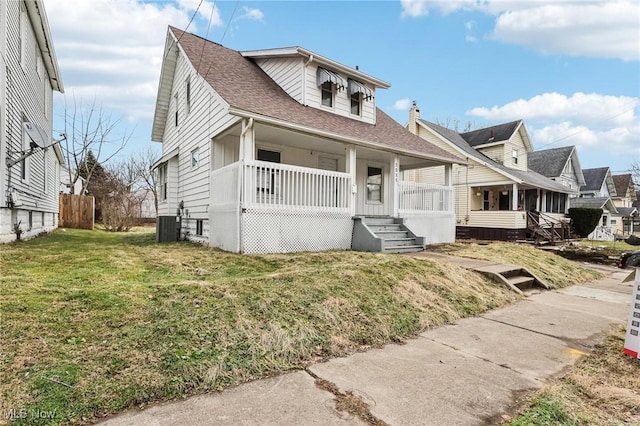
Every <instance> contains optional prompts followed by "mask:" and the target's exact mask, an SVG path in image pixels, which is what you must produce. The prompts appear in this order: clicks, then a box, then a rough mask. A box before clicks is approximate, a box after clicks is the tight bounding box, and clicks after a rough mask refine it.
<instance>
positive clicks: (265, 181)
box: [256, 149, 281, 195]
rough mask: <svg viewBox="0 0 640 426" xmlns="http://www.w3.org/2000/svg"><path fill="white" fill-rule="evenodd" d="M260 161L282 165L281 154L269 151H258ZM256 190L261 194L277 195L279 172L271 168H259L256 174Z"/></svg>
mask: <svg viewBox="0 0 640 426" xmlns="http://www.w3.org/2000/svg"><path fill="white" fill-rule="evenodd" d="M256 158H257V159H258V161H267V162H269V163H280V158H281V155H280V152H278V151H270V150H268V149H258V155H257V156H256ZM256 188H257V190H258V192H259V193H263V194H271V195H276V194H277V193H278V170H275V169H272V168H271V167H268V166H266V167H262V166H258V168H257V173H256Z"/></svg>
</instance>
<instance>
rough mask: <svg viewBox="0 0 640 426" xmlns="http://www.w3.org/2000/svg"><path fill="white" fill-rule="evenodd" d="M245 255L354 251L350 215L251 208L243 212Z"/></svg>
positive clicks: (243, 246) (243, 247) (243, 249)
mask: <svg viewBox="0 0 640 426" xmlns="http://www.w3.org/2000/svg"><path fill="white" fill-rule="evenodd" d="M241 220H242V228H241V229H242V239H241V241H242V252H243V253H291V252H299V251H323V250H332V249H345V250H346V249H349V248H351V235H352V233H353V220H352V219H351V216H350V215H349V213H348V212H337V211H336V212H331V211H313V210H311V211H309V210H298V209H269V208H264V209H262V208H250V209H246V210H245V211H243V212H242V219H241Z"/></svg>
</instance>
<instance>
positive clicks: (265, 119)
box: [229, 107, 466, 164]
mask: <svg viewBox="0 0 640 426" xmlns="http://www.w3.org/2000/svg"><path fill="white" fill-rule="evenodd" d="M229 114H231V115H235V116H238V117H244V118H254V119H255V120H256V121H257V122H260V123H266V124H269V125H272V126H275V127H281V128H284V129H290V130H295V131H297V132H300V133H306V134H309V135H313V136H322V137H325V138H328V139H333V140H336V141H339V142H344V143H348V144H354V145H360V146H364V147H367V148H374V149H377V150H380V151H385V152H390V153H393V154H404V155H411V156H414V157H418V158H426V159H428V160H437V161H442V162H444V163H455V164H466V161H464V160H456V159H452V158H446V157H440V156H438V155H427V154H424V153H420V152H416V151H409V150H406V151H405V150H402V151H400V150H395V149H393V148H391V147H388V146H386V145H382V144H378V143H375V142H370V141H365V140H362V139H356V138H352V137H349V136H344V135H339V134H337V133H331V132H326V131H324V130H319V129H314V128H312V127H307V126H303V125H301V124H295V123H290V122H287V121H283V120H279V119H277V118H273V117H268V116H266V115H260V114H255V113H252V112H249V111H245V110H242V109H238V108H234V107H229Z"/></svg>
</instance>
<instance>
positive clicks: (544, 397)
mask: <svg viewBox="0 0 640 426" xmlns="http://www.w3.org/2000/svg"><path fill="white" fill-rule="evenodd" d="M533 425H535V426H556V425H557V426H561V425H562V426H575V425H577V423H576V420H575V419H574V417H573V416H572V415H571V414H570V413H568V412H567V409H566V408H565V407H564V406H563V405H562V403H561V402H560V401H559V400H558V398H556V397H555V396H553V395H550V394H541V395H539V396H537V397H536V398H535V399H534V400H533V401H532V405H531V407H530V408H528V409H527V410H525V411H524V412H523V413H522V414H521V415H520V416H519V417H518V418H517V419H515V420H513V421H512V422H510V423H509V426H533Z"/></svg>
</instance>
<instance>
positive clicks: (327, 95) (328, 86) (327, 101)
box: [320, 81, 333, 108]
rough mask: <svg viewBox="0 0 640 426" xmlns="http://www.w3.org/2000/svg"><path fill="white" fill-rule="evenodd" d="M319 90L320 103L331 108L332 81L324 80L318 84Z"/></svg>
mask: <svg viewBox="0 0 640 426" xmlns="http://www.w3.org/2000/svg"><path fill="white" fill-rule="evenodd" d="M320 90H321V91H322V105H323V106H326V107H329V108H333V83H331V82H330V81H325V82H324V83H322V86H320Z"/></svg>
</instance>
